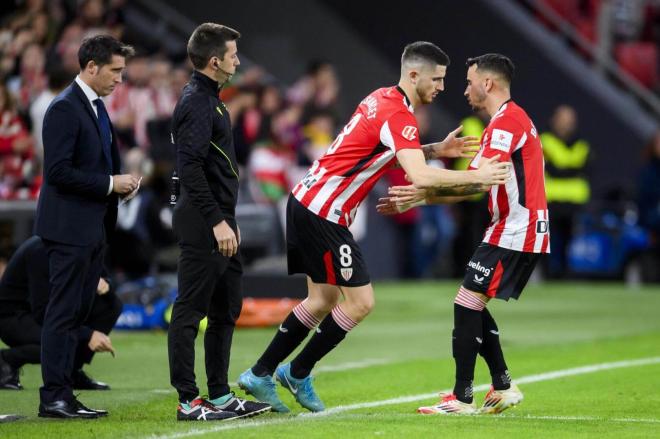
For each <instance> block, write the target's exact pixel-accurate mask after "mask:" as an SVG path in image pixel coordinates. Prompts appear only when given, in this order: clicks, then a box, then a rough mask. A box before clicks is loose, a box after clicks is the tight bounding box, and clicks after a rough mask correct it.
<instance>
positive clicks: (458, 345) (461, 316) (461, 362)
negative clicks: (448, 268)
mask: <svg viewBox="0 0 660 439" xmlns="http://www.w3.org/2000/svg"><path fill="white" fill-rule="evenodd" d="M487 303H488V297H487V296H485V295H483V294H480V293H477V292H474V291H470V290H468V289H466V288H464V287H461V288H460V289H459V291H458V294H457V295H456V299H455V300H454V331H453V333H452V353H453V356H454V361H455V362H456V383H455V385H454V395H456V398H457V399H458V400H459V401H462V402H465V403H471V402H472V381H473V380H474V366H475V363H476V362H477V354H478V353H479V349H480V347H481V343H482V340H483V330H482V311H483V309H484V308H485V307H486V304H487Z"/></svg>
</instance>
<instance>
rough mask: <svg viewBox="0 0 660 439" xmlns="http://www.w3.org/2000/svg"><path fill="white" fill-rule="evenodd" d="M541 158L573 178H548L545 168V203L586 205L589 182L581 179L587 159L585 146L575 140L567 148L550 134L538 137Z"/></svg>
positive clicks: (551, 176) (581, 141) (588, 195)
mask: <svg viewBox="0 0 660 439" xmlns="http://www.w3.org/2000/svg"><path fill="white" fill-rule="evenodd" d="M541 143H542V144H543V156H544V158H545V161H546V163H550V164H552V165H553V166H554V167H555V168H557V169H561V170H566V171H570V170H572V171H574V176H571V177H566V176H563V177H559V176H555V175H551V173H550V172H548V170H547V168H546V172H545V193H546V196H547V199H548V202H549V203H552V202H561V203H573V204H586V203H587V202H588V201H589V197H590V196H591V190H590V188H589V182H588V181H587V179H586V178H585V177H584V176H583V172H582V171H583V170H584V167H585V166H586V164H587V159H588V157H589V143H587V142H586V141H585V140H578V141H577V142H575V143H574V144H573V145H572V146H571V147H569V146H568V145H566V143H565V142H564V141H563V140H561V139H560V138H558V137H557V136H555V135H554V134H552V133H543V134H541Z"/></svg>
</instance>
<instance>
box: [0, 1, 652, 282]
mask: <svg viewBox="0 0 660 439" xmlns="http://www.w3.org/2000/svg"><path fill="white" fill-rule="evenodd" d="M125 3H126V0H107V1H104V0H82V1H78V0H52V1H48V2H46V1H45V0H26V1H24V2H22V6H21V7H20V8H18V9H14V10H11V11H10V13H8V14H5V15H4V16H3V18H2V20H1V21H0V78H1V80H0V200H29V199H32V200H34V199H36V198H37V197H38V193H39V188H40V185H41V178H42V177H41V164H42V159H43V140H42V138H41V127H42V121H43V117H44V114H45V111H46V109H47V108H48V105H49V103H50V102H51V101H52V99H53V98H54V97H55V96H56V95H57V94H58V93H59V92H60V91H61V90H62V89H63V88H64V87H66V86H67V85H68V84H70V82H71V81H72V80H73V78H74V77H75V75H76V74H77V73H78V72H79V69H80V68H79V65H78V60H77V50H78V47H79V45H80V42H81V41H82V39H83V38H85V37H88V36H91V35H94V34H97V33H110V34H112V35H113V36H115V37H117V38H119V39H123V40H124V41H125V42H126V43H128V44H132V45H134V47H135V48H136V52H137V55H136V56H135V57H134V58H132V59H130V60H128V63H127V68H126V71H125V75H124V82H123V83H122V84H121V86H119V87H118V88H117V89H116V90H115V91H114V92H113V93H112V94H111V95H110V96H108V97H107V98H106V107H107V109H108V112H109V114H110V117H111V120H112V121H113V124H114V126H115V128H116V130H117V134H118V140H119V145H120V150H121V154H122V156H123V160H122V162H123V164H124V167H125V169H124V170H125V171H127V172H135V173H139V174H140V175H142V176H143V181H142V185H141V190H140V192H139V195H138V196H137V197H136V198H135V199H134V200H133V201H131V202H130V203H126V204H124V205H122V206H120V212H119V220H118V229H117V234H116V238H115V240H114V242H113V245H112V246H111V248H110V249H109V254H108V262H109V265H110V267H111V268H112V269H113V271H115V272H117V273H122V274H123V275H125V277H127V278H136V277H139V276H142V275H145V274H147V273H150V272H153V271H154V264H157V265H159V267H165V268H173V264H175V262H176V257H175V253H176V252H175V251H169V253H168V249H169V250H171V249H172V246H173V244H174V242H175V239H174V237H173V235H172V230H171V210H170V208H169V204H168V202H169V194H170V183H169V181H170V174H171V170H172V169H173V167H174V160H175V152H174V149H173V147H172V145H171V143H170V118H171V114H172V111H173V109H174V106H175V104H176V102H177V99H178V98H179V95H180V93H181V90H182V88H183V87H184V85H185V84H186V82H187V81H188V78H189V75H190V73H191V66H190V65H189V64H188V62H187V60H186V59H185V57H181V59H172V57H171V56H167V55H165V52H164V51H160V50H154V49H153V47H150V48H145V47H142V46H141V44H140V41H139V39H138V40H137V41H134V40H131V39H130V38H126V35H125V30H126V29H125V27H126V26H125V17H124V15H123V13H122V8H123V7H124V6H125ZM654 29H655V28H654ZM639 35H640V37H641V36H643V35H646V34H645V33H643V32H642V33H640V34H639ZM339 96H340V83H339V80H338V77H337V74H336V72H335V69H334V67H333V65H332V64H331V63H330V62H328V61H324V60H313V61H310V62H309V63H308V66H307V68H306V70H305V72H304V73H303V74H302V75H301V76H300V77H299V78H298V79H297V80H296V81H294V82H293V83H292V84H286V85H285V84H281V83H280V82H278V81H276V80H274V79H273V78H272V76H271V75H269V74H268V72H266V71H265V70H264V69H263V68H261V67H260V66H258V65H254V64H250V63H244V64H243V65H242V66H241V69H240V73H239V74H238V75H237V76H236V77H234V78H233V79H232V81H231V83H230V84H229V85H227V86H226V87H225V88H224V89H223V90H222V91H221V97H222V99H223V101H224V102H225V103H226V106H227V108H228V110H229V113H230V114H231V118H232V125H233V129H234V141H235V147H236V151H237V157H238V161H239V164H240V167H241V169H240V175H241V194H240V198H239V203H257V204H263V205H269V206H273V209H275V210H280V211H281V210H282V205H283V203H284V202H285V200H286V197H287V194H288V192H289V191H290V190H291V188H292V187H293V185H295V183H296V182H297V181H298V180H299V179H300V178H301V176H302V175H303V174H304V172H305V171H306V169H307V168H308V167H309V165H311V163H313V161H314V160H315V159H316V158H317V157H319V156H320V155H321V154H323V153H324V152H325V150H326V149H327V148H328V146H329V145H330V144H331V143H332V141H333V140H334V137H335V135H336V133H337V132H338V130H339V129H340V128H341V124H342V123H343V121H344V120H346V119H347V118H348V116H349V115H347V114H340V113H339V111H338V99H339ZM416 116H417V118H418V121H419V125H420V137H421V140H422V141H428V142H430V141H437V140H439V139H431V138H429V137H428V133H429V128H430V125H431V120H430V115H429V113H428V112H427V110H425V109H424V110H420V111H418V112H416ZM541 122H542V121H539V125H540V126H539V128H544V129H542V130H541V131H544V133H543V136H544V140H543V142H544V145H546V146H547V145H550V144H552V147H547V148H546V162H547V163H548V164H549V166H548V168H547V172H548V175H547V176H546V178H547V179H548V182H549V188H550V186H552V185H553V184H554V185H555V187H558V188H559V189H555V190H554V191H553V190H552V189H551V188H550V189H549V191H550V192H553V193H554V195H553V194H552V193H550V194H549V201H550V202H551V203H554V206H553V205H551V212H553V213H552V215H553V217H552V218H553V221H555V219H556V221H555V225H556V227H555V230H552V233H551V235H552V236H554V237H556V238H555V240H556V242H554V243H553V244H552V247H553V252H554V255H555V256H553V261H552V262H551V264H550V268H549V270H550V272H551V273H562V272H565V270H566V264H567V261H566V260H567V252H568V250H567V248H568V245H569V242H570V240H571V237H572V235H573V231H574V229H575V223H576V217H577V215H578V214H579V213H580V212H582V211H583V210H584V207H585V205H586V204H587V203H589V202H590V201H591V198H590V192H589V172H588V171H589V166H588V165H589V161H590V157H591V155H590V145H589V143H588V142H587V141H586V140H584V139H581V138H580V134H579V129H578V119H577V114H576V112H575V110H573V109H572V108H571V107H570V106H562V107H560V108H558V109H556V111H555V114H554V115H553V117H552V119H551V120H550V121H548V122H547V123H545V124H542V123H541ZM462 124H463V126H464V132H463V135H474V136H480V135H481V132H482V131H483V129H484V127H485V125H486V124H487V120H486V118H485V117H484V116H483V115H479V114H477V115H472V116H468V117H466V118H465V119H464V120H463V121H462ZM659 145H660V135H659V136H658V137H656V139H655V140H654V141H653V142H652V144H651V146H649V148H648V150H649V153H648V157H649V159H648V163H647V167H646V168H645V171H644V173H643V174H642V176H643V181H642V182H641V183H640V188H641V189H640V197H639V210H640V212H639V214H640V223H641V224H642V225H644V227H647V228H648V230H650V231H651V235H652V236H653V237H654V238H653V242H654V245H655V246H656V247H655V248H656V249H657V248H658V240H659V237H660V221H659V220H658V218H660V213H659V212H660V194H659V193H658V189H657V188H658V187H660V184H658V178H659V177H658V176H659V175H660V165H659V163H660V146H659ZM436 166H443V167H447V168H453V169H465V168H466V167H467V162H466V161H465V160H457V161H454V162H451V161H448V162H437V163H436ZM562 179H563V180H562ZM567 182H568V183H567ZM404 183H405V178H404V176H403V174H402V173H401V171H400V170H394V171H392V172H391V173H390V174H388V175H387V177H386V184H392V185H393V184H404ZM562 184H563V185H564V186H562ZM566 185H569V186H571V187H572V189H570V190H568V192H571V193H572V196H571V197H569V198H570V199H566V198H565V196H566V194H567V193H568V192H567V189H566V187H567V186H566ZM562 197H564V198H562ZM386 221H393V222H394V223H393V224H394V225H396V227H395V229H396V230H397V234H398V236H397V238H396V239H398V242H400V248H403V249H405V251H404V252H401V255H400V256H397V257H400V258H401V263H400V264H398V266H400V267H401V271H400V272H399V273H392V275H394V276H409V277H421V276H437V275H443V276H451V275H454V276H456V275H461V274H462V272H463V268H464V263H465V262H466V258H468V257H469V255H470V253H471V251H472V249H473V248H474V246H475V245H476V244H477V243H478V242H479V241H480V239H481V236H482V233H483V230H484V228H485V226H486V223H487V221H488V214H487V210H486V200H485V197H483V196H477V197H474V198H473V199H472V200H470V201H465V202H462V203H459V204H457V205H455V206H426V207H423V208H418V209H415V210H412V211H410V212H407V213H406V214H404V215H399V216H395V217H393V218H392V219H389V218H388V219H386ZM279 226H280V227H281V224H280V225H279ZM276 227H277V226H276ZM358 235H359V234H356V236H358ZM0 250H1V249H0ZM1 256H2V255H0V259H2V257H1Z"/></svg>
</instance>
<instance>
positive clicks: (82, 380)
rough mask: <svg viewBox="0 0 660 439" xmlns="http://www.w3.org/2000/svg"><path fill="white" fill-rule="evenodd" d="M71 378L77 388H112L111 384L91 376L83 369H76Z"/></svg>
mask: <svg viewBox="0 0 660 439" xmlns="http://www.w3.org/2000/svg"><path fill="white" fill-rule="evenodd" d="M71 378H72V380H73V388H74V389H76V390H110V386H109V385H107V384H106V383H103V382H101V381H96V380H94V379H92V378H90V377H89V375H87V374H86V373H85V372H83V370H82V369H78V370H76V371H74V372H73V374H72V376H71Z"/></svg>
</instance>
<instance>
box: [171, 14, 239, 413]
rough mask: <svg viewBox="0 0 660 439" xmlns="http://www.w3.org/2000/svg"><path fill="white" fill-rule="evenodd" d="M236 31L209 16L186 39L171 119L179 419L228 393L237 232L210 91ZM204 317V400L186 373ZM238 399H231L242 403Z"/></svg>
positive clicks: (225, 73)
mask: <svg viewBox="0 0 660 439" xmlns="http://www.w3.org/2000/svg"><path fill="white" fill-rule="evenodd" d="M239 36H240V34H239V33H238V32H236V31H235V30H233V29H231V28H228V27H226V26H221V25H218V24H213V23H205V24H202V25H201V26H199V27H198V28H197V29H196V30H195V32H194V33H193V35H192V36H191V37H190V41H189V42H188V55H189V57H190V59H191V61H192V63H193V65H194V67H195V70H194V72H193V74H192V77H191V79H190V82H189V83H188V84H187V85H186V86H185V87H184V89H183V94H182V96H181V98H180V99H179V102H178V103H177V105H176V108H175V109H174V116H173V120H172V141H173V143H174V144H175V147H176V150H177V174H178V177H179V181H180V195H179V197H178V200H177V203H176V207H175V208H174V217H173V225H174V231H175V233H176V235H177V238H178V240H179V247H180V249H181V255H180V257H179V266H178V283H179V291H178V296H177V298H176V301H175V302H174V307H173V310H172V319H171V322H170V328H169V332H168V349H169V362H170V380H171V383H172V385H173V386H174V387H175V388H176V390H177V392H178V393H179V401H180V405H179V409H178V411H177V418H178V419H181V420H183V419H191V420H192V419H199V416H203V417H204V420H207V419H206V418H207V417H209V416H210V415H209V414H208V413H207V412H205V411H203V410H202V408H201V407H203V406H208V405H209V404H208V402H209V401H210V402H211V403H215V404H216V405H218V406H220V405H224V403H229V404H230V405H231V404H233V403H234V402H235V400H236V398H234V397H233V395H232V394H231V393H230V389H229V385H228V383H227V381H228V379H227V372H228V368H229V353H230V349H231V341H232V336H233V333H234V326H235V322H236V319H237V318H238V316H239V314H240V312H241V305H242V291H241V275H242V272H243V271H242V265H241V257H240V253H239V251H238V244H239V242H240V231H239V228H238V225H237V224H236V219H235V208H236V201H237V196H238V182H239V175H238V165H237V162H236V153H235V151H234V143H233V139H232V131H231V121H230V118H229V113H228V112H227V109H226V108H225V106H224V104H223V103H222V101H221V100H220V99H219V98H218V95H219V88H220V85H221V84H223V83H224V82H226V81H227V80H229V78H231V76H232V75H233V74H234V72H235V70H236V67H237V66H238V65H239V60H238V57H237V54H236V40H237V39H238V38H239ZM204 317H208V326H207V329H206V334H205V336H204V350H205V354H206V375H207V384H208V394H209V399H208V401H207V400H203V399H202V398H198V396H199V394H200V393H199V389H198V387H197V384H196V382H195V373H194V360H195V352H194V345H195V338H196V336H197V331H198V328H199V322H200V321H201V320H202V319H203V318H204ZM244 402H245V401H243V402H241V403H240V404H238V405H239V406H240V407H243V409H244V410H245V406H244V404H243V403H244ZM220 403H222V404H220ZM235 405H236V404H233V406H235ZM233 406H232V407H233ZM232 407H228V406H227V407H222V408H223V410H229V409H231V408H232ZM207 408H208V407H207ZM197 409H199V410H200V413H199V414H198V413H196V410H197ZM239 415H240V414H239ZM218 416H220V415H218Z"/></svg>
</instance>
